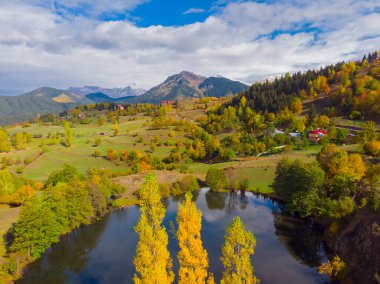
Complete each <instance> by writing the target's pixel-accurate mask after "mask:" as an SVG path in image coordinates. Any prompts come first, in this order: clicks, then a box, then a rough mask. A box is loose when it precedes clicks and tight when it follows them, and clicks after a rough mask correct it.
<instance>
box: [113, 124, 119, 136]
mask: <svg viewBox="0 0 380 284" xmlns="http://www.w3.org/2000/svg"><path fill="white" fill-rule="evenodd" d="M119 131H120V128H119V124H118V123H117V122H115V124H114V125H113V135H114V136H117V135H118V134H119Z"/></svg>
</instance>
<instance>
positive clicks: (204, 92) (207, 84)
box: [125, 71, 249, 103]
mask: <svg viewBox="0 0 380 284" xmlns="http://www.w3.org/2000/svg"><path fill="white" fill-rule="evenodd" d="M248 88H249V85H246V84H244V83H242V82H239V81H233V80H230V79H228V78H225V77H221V76H215V77H205V76H202V75H197V74H195V73H193V72H190V71H182V72H180V73H178V74H174V75H171V76H169V77H167V79H166V80H164V82H162V83H161V84H158V85H157V86H154V87H152V88H151V89H149V90H148V91H147V92H146V93H144V94H142V95H140V96H138V97H134V98H131V99H129V98H127V99H126V100H125V102H126V103H159V102H160V101H162V100H182V99H188V98H200V97H203V96H210V97H211V96H212V97H223V96H227V95H229V94H232V95H233V94H236V93H240V92H243V91H245V90H247V89H248Z"/></svg>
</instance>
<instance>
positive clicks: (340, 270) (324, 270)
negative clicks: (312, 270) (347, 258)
mask: <svg viewBox="0 0 380 284" xmlns="http://www.w3.org/2000/svg"><path fill="white" fill-rule="evenodd" d="M346 269H347V267H346V264H345V263H344V261H343V260H342V259H341V258H340V257H339V256H337V255H336V256H335V257H334V259H333V260H332V261H330V260H329V261H327V262H325V263H322V264H321V265H320V266H319V273H320V274H327V275H328V276H329V277H330V278H331V279H341V278H342V277H344V275H342V274H344V273H345V270H346Z"/></svg>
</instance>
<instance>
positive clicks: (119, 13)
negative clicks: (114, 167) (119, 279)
mask: <svg viewBox="0 0 380 284" xmlns="http://www.w3.org/2000/svg"><path fill="white" fill-rule="evenodd" d="M379 30H380V1H378V0H339V1H331V0H319V1H310V0H292V1H285V0H270V1H253V0H236V1H227V0H215V1H200V0H199V1H196V0H163V1H162V0H161V1H160V0H151V1H149V0H113V1H110V0H0V54H1V56H0V95H1V94H2V95H16V94H20V93H22V92H26V91H29V90H31V89H33V88H37V87H40V86H51V87H57V88H68V87H70V86H81V85H98V86H103V87H123V86H127V85H131V84H136V85H138V86H141V87H144V88H150V87H152V86H154V85H156V84H158V83H160V82H162V81H163V80H165V79H166V77H168V76H169V75H171V74H174V73H178V72H181V71H183V70H188V71H192V72H194V73H198V74H201V75H205V76H215V75H222V76H225V77H228V78H231V79H235V80H240V81H243V82H246V83H253V82H255V81H257V80H260V79H263V78H265V77H267V76H273V75H278V74H284V73H286V72H296V71H298V70H306V69H308V68H319V67H320V66H323V65H326V64H330V63H334V62H338V61H341V60H351V59H358V58H361V57H362V56H363V54H366V53H368V52H372V51H374V50H378V49H380V33H379Z"/></svg>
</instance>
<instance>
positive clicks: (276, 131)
mask: <svg viewBox="0 0 380 284" xmlns="http://www.w3.org/2000/svg"><path fill="white" fill-rule="evenodd" d="M277 134H285V132H284V131H282V130H278V129H277V128H275V130H274V131H273V133H272V134H271V137H274V136H276V135H277Z"/></svg>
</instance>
